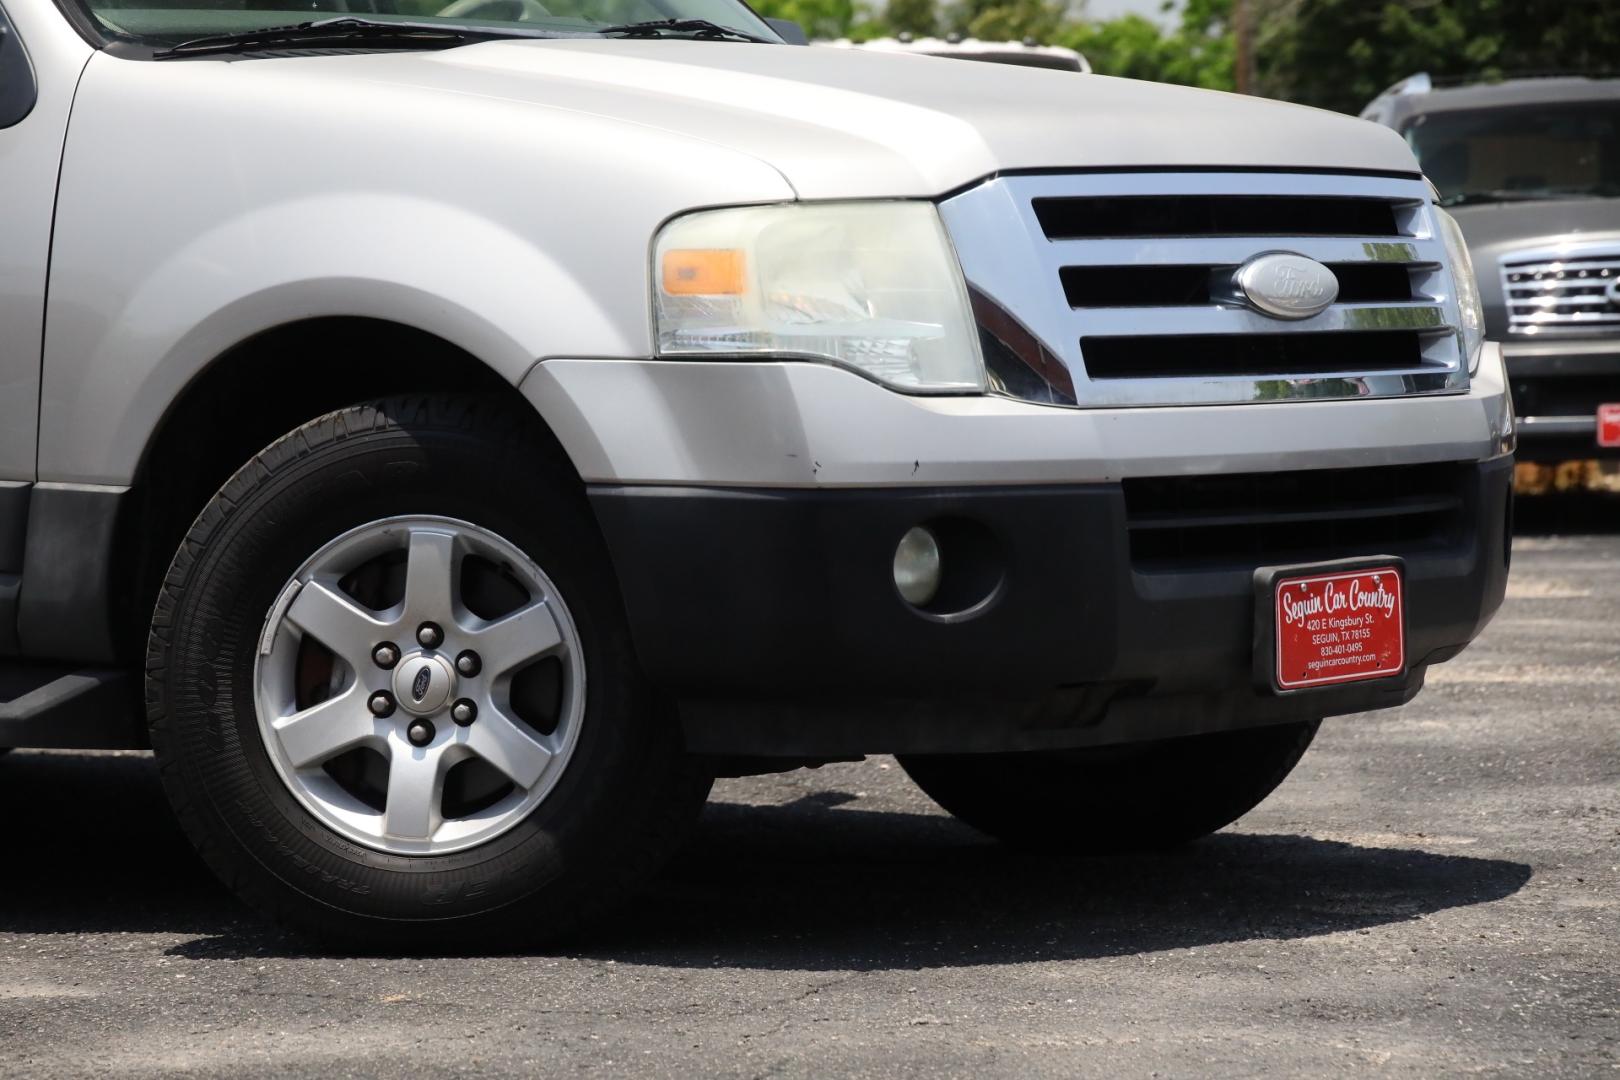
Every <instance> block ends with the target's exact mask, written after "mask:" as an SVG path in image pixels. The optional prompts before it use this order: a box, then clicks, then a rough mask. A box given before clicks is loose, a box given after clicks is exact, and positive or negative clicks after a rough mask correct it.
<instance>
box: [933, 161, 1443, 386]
mask: <svg viewBox="0 0 1620 1080" xmlns="http://www.w3.org/2000/svg"><path fill="white" fill-rule="evenodd" d="M1179 195H1192V196H1198V195H1259V196H1305V197H1339V198H1355V199H1378V200H1383V201H1387V202H1388V203H1389V204H1390V205H1391V206H1392V207H1393V209H1394V210H1395V224H1396V230H1397V234H1398V235H1395V236H1391V237H1365V238H1363V237H1345V236H1320V237H1316V236H1281V235H1278V236H1225V237H1223V236H1196V237H1193V236H1189V237H1158V236H1144V237H1136V238H1131V237H1110V238H1101V239H1064V240H1048V239H1047V237H1046V234H1045V231H1044V230H1043V229H1042V227H1041V224H1040V221H1039V220H1038V218H1037V216H1036V212H1035V205H1034V204H1035V200H1038V199H1049V198H1086V197H1102V196H1179ZM940 213H941V216H942V217H943V218H944V221H945V225H946V228H947V229H948V231H949V232H950V235H951V238H952V241H953V243H954V244H955V245H956V250H957V254H958V256H959V258H960V259H961V262H962V269H963V273H964V275H965V276H966V278H967V281H968V283H969V285H970V286H971V287H972V288H973V289H974V290H975V291H977V292H978V293H981V294H982V295H983V296H984V297H985V298H986V299H987V300H989V301H990V302H992V303H993V304H994V305H995V307H996V308H998V309H999V310H1000V312H1001V313H1002V314H1004V315H1005V316H1006V318H1007V319H1009V320H1011V321H1012V322H1013V323H1016V324H1017V325H1018V326H1019V327H1021V328H1022V329H1023V330H1027V331H1028V334H1029V336H1030V338H1031V339H1032V340H1033V341H1034V342H1035V343H1038V345H1039V347H1040V349H1041V350H1042V351H1043V353H1049V354H1050V355H1051V356H1053V357H1056V358H1057V361H1058V362H1060V363H1061V364H1062V365H1063V366H1064V367H1065V368H1066V369H1067V371H1068V373H1069V374H1070V375H1071V376H1072V382H1073V400H1074V401H1075V402H1076V405H1075V406H1073V407H1078V408H1087V407H1098V406H1131V405H1137V406H1155V405H1185V404H1239V403H1246V402H1257V401H1279V400H1288V399H1305V398H1312V399H1320V398H1334V397H1349V398H1368V397H1403V396H1411V395H1416V394H1439V393H1463V392H1466V390H1467V389H1468V386H1469V377H1468V372H1467V369H1466V365H1465V364H1464V362H1463V353H1462V344H1461V334H1460V332H1459V331H1458V330H1457V329H1456V328H1457V327H1458V326H1459V325H1460V318H1459V315H1458V311H1457V305H1456V301H1455V295H1456V293H1455V288H1454V285H1453V282H1452V278H1451V271H1450V269H1449V267H1448V266H1447V265H1446V256H1445V250H1444V243H1443V241H1442V240H1441V239H1440V238H1439V236H1438V234H1437V232H1436V228H1435V225H1436V221H1435V218H1434V212H1433V209H1432V203H1431V202H1430V195H1429V189H1428V186H1427V184H1426V183H1425V182H1424V181H1422V180H1402V179H1390V178H1381V177H1368V176H1341V175H1323V174H1317V173H1082V174H1057V175H1046V174H1043V175H1034V176H1018V175H1013V176H1002V177H997V178H995V179H992V180H989V181H986V182H985V183H983V184H980V185H978V186H977V187H974V188H971V189H969V190H967V191H965V192H962V193H960V194H958V195H956V196H953V197H952V198H949V199H946V200H945V201H944V202H943V203H941V204H940ZM1279 251H1280V252H1289V253H1293V254H1298V255H1303V256H1305V257H1306V258H1309V259H1314V260H1316V261H1318V262H1323V263H1345V262H1357V263H1377V264H1384V265H1405V266H1407V267H1408V268H1409V269H1411V270H1412V271H1413V273H1412V281H1413V288H1414V293H1413V295H1414V297H1417V298H1418V299H1414V300H1412V301H1408V302H1403V303H1388V302H1385V303H1336V304H1334V305H1332V306H1331V307H1329V308H1327V309H1326V310H1325V311H1323V312H1322V313H1320V314H1318V315H1314V316H1311V317H1310V318H1305V319H1298V320H1292V321H1283V320H1279V319H1274V318H1271V317H1268V316H1265V315H1262V314H1260V313H1258V312H1256V311H1253V310H1250V309H1247V308H1242V307H1238V306H1235V305H1234V304H1232V303H1231V302H1229V301H1228V302H1225V303H1223V302H1222V301H1221V300H1220V299H1218V298H1217V299H1213V300H1211V301H1210V302H1209V303H1201V304H1191V305H1184V306H1175V307H1113V308H1108V307H1097V308H1093V307H1082V308H1073V307H1071V306H1070V303H1069V300H1068V297H1067V295H1066V294H1065V293H1064V289H1063V284H1062V280H1061V274H1060V271H1061V270H1062V268H1063V267H1065V266H1154V265H1207V266H1237V265H1240V264H1242V263H1244V262H1246V261H1247V260H1249V259H1250V258H1252V257H1254V256H1256V255H1259V254H1262V253H1266V252H1279ZM981 330H982V328H981ZM1371 330H1414V331H1417V332H1418V333H1420V334H1422V335H1424V337H1423V340H1422V361H1421V365H1420V366H1418V367H1416V368H1413V369H1410V370H1397V371H1371V372H1356V371H1349V372H1343V373H1335V374H1329V375H1321V374H1316V375H1303V374H1302V375H1300V376H1297V377H1284V378H1275V377H1256V376H1217V375H1211V376H1208V377H1198V378H1157V377H1146V378H1109V379H1100V380H1092V379H1091V378H1089V377H1088V375H1087V373H1086V368H1085V363H1084V359H1083V357H1082V355H1081V348H1080V340H1081V338H1082V337H1085V336H1088V335H1090V336H1115V337H1141V338H1153V337H1173V336H1177V335H1188V334H1254V335H1261V334H1264V335H1271V334H1287V333H1310V332H1313V331H1314V332H1318V333H1320V332H1326V331H1352V332H1353V331H1371ZM1026 351H1027V350H1026ZM1026 363H1027V362H1026ZM991 374H992V379H993V381H995V382H996V383H997V385H998V391H999V392H1001V393H1003V394H1004V395H1005V396H1009V397H1019V398H1021V399H1022V400H1037V399H1036V398H1034V397H1028V396H1025V395H1026V394H1027V393H1030V391H1022V392H1020V391H1017V390H1015V389H1012V388H1014V387H1016V386H1018V385H1019V379H1020V378H1021V379H1022V380H1023V383H1024V384H1025V385H1027V384H1028V372H1027V371H1022V370H1020V371H1016V372H1012V373H1010V374H1011V375H1016V376H1018V377H1019V378H1013V377H1009V378H1007V379H1005V380H1001V379H998V378H997V373H996V372H995V371H992V373H991ZM1039 400H1042V401H1045V402H1051V401H1054V400H1058V401H1059V402H1060V403H1062V401H1061V398H1059V397H1057V396H1056V395H1054V394H1053V393H1051V392H1050V388H1048V392H1047V393H1046V396H1044V397H1042V398H1040V399H1039Z"/></svg>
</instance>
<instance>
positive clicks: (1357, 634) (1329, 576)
mask: <svg viewBox="0 0 1620 1080" xmlns="http://www.w3.org/2000/svg"><path fill="white" fill-rule="evenodd" d="M1274 590H1275V591H1274V593H1273V596H1274V598H1275V604H1274V607H1273V611H1274V616H1275V619H1276V624H1277V669H1276V672H1275V674H1276V679H1277V688H1278V689H1279V690H1303V689H1305V688H1307V687H1312V686H1331V685H1333V684H1335V683H1347V682H1359V681H1361V680H1363V679H1383V678H1388V677H1390V676H1392V675H1399V674H1401V673H1402V672H1403V671H1405V670H1406V631H1405V625H1406V620H1405V615H1406V613H1405V611H1404V610H1402V604H1403V598H1402V595H1401V574H1400V570H1399V569H1398V568H1397V567H1394V566H1379V567H1373V568H1371V569H1366V570H1361V569H1358V570H1345V571H1339V572H1334V573H1327V572H1324V573H1321V574H1312V575H1309V576H1299V577H1286V578H1278V579H1277V580H1276V582H1275V583H1274Z"/></svg>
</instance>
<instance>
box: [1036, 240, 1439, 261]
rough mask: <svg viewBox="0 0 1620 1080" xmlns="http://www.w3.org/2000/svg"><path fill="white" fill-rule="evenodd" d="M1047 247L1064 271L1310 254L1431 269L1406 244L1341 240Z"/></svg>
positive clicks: (1070, 242)
mask: <svg viewBox="0 0 1620 1080" xmlns="http://www.w3.org/2000/svg"><path fill="white" fill-rule="evenodd" d="M1260 241H1263V243H1259V242H1260ZM1048 243H1049V244H1051V246H1052V249H1053V251H1054V252H1055V253H1056V255H1057V257H1058V258H1059V259H1060V260H1061V261H1062V263H1063V265H1064V266H1183V265H1191V264H1203V263H1209V264H1210V265H1215V266H1237V265H1239V264H1241V263H1243V262H1246V261H1248V260H1249V259H1251V258H1253V257H1254V256H1255V255H1257V254H1259V253H1260V252H1261V251H1297V252H1300V253H1302V254H1303V253H1306V252H1309V254H1310V256H1311V258H1313V259H1315V260H1316V261H1317V262H1322V263H1408V264H1411V265H1413V266H1417V265H1434V264H1432V263H1428V264H1425V262H1424V259H1423V256H1422V254H1421V253H1420V252H1419V249H1418V247H1417V245H1416V244H1414V243H1412V242H1411V241H1408V240H1367V239H1360V238H1356V237H1340V236H1266V237H1255V236H1197V237H1192V236H1189V237H1160V236H1153V237H1141V238H1130V237H1127V238H1124V239H1117V238H1116V239H1107V240H1050V241H1048Z"/></svg>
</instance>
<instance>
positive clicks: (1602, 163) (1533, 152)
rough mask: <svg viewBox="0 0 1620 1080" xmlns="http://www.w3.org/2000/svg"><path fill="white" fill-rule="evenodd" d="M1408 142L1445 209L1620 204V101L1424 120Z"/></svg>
mask: <svg viewBox="0 0 1620 1080" xmlns="http://www.w3.org/2000/svg"><path fill="white" fill-rule="evenodd" d="M1406 141H1407V142H1408V143H1410V144H1411V147H1412V150H1413V152H1415V153H1416V154H1417V156H1418V161H1420V162H1421V163H1422V165H1423V172H1424V173H1425V174H1426V175H1427V176H1428V178H1429V179H1430V180H1432V181H1433V182H1434V185H1435V187H1437V188H1439V189H1440V195H1441V197H1442V203H1443V204H1444V205H1457V204H1461V203H1468V202H1512V201H1519V200H1528V199H1558V198H1578V197H1608V198H1613V197H1615V196H1620V101H1562V102H1546V103H1542V104H1538V105H1517V106H1512V107H1510V108H1496V109H1472V110H1459V111H1457V112H1435V113H1428V114H1426V115H1423V116H1419V117H1417V118H1416V119H1415V120H1413V121H1412V123H1411V124H1410V125H1408V126H1407V128H1406Z"/></svg>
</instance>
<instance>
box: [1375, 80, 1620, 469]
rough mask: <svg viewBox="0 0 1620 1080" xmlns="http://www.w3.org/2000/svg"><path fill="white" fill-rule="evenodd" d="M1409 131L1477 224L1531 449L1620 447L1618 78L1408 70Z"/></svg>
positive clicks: (1378, 103)
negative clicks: (1476, 76) (1472, 78)
mask: <svg viewBox="0 0 1620 1080" xmlns="http://www.w3.org/2000/svg"><path fill="white" fill-rule="evenodd" d="M1362 116H1363V117H1364V118H1366V119H1369V120H1377V121H1379V122H1380V123H1384V124H1387V125H1388V126H1390V127H1392V128H1394V129H1395V130H1397V131H1399V132H1401V133H1402V134H1404V135H1405V136H1406V140H1407V142H1409V143H1410V144H1411V146H1412V150H1413V152H1414V153H1415V154H1417V156H1418V159H1419V161H1420V162H1421V163H1422V165H1423V170H1424V172H1425V173H1426V174H1427V175H1428V177H1429V179H1430V180H1431V181H1432V182H1433V183H1434V184H1435V186H1436V187H1437V188H1438V189H1439V191H1440V205H1441V206H1444V207H1447V208H1448V209H1449V210H1450V212H1451V213H1452V214H1453V215H1454V216H1455V217H1456V219H1457V223H1458V224H1459V225H1460V226H1461V227H1462V230H1463V235H1464V236H1466V237H1467V238H1468V245H1469V251H1470V252H1471V253H1472V255H1473V260H1474V264H1475V266H1476V268H1477V269H1478V270H1479V273H1480V292H1481V294H1482V297H1483V302H1484V307H1485V328H1486V332H1487V333H1488V334H1489V335H1490V336H1491V337H1492V338H1493V339H1495V340H1498V341H1501V342H1502V343H1503V345H1502V352H1503V356H1504V358H1505V360H1506V362H1507V370H1508V379H1509V382H1510V383H1511V385H1512V388H1513V400H1514V404H1515V405H1516V406H1517V409H1518V414H1519V435H1520V439H1521V443H1520V451H1519V456H1520V458H1521V459H1522V460H1529V461H1538V462H1558V461H1565V460H1573V459H1579V458H1595V457H1608V458H1615V457H1620V79H1589V78H1574V77H1571V78H1541V79H1509V80H1506V81H1504V82H1498V83H1482V84H1474V85H1467V84H1464V85H1457V86H1444V87H1437V86H1435V85H1434V83H1433V82H1432V80H1430V79H1429V78H1428V77H1427V76H1423V75H1418V76H1413V77H1412V78H1410V79H1406V80H1403V81H1402V82H1400V83H1397V84H1396V85H1395V86H1392V87H1391V88H1390V89H1389V90H1387V91H1385V92H1384V93H1383V94H1382V95H1380V96H1379V97H1378V98H1377V99H1376V100H1374V101H1373V102H1372V103H1371V104H1369V105H1368V106H1367V108H1366V109H1365V110H1363V112H1362Z"/></svg>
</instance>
